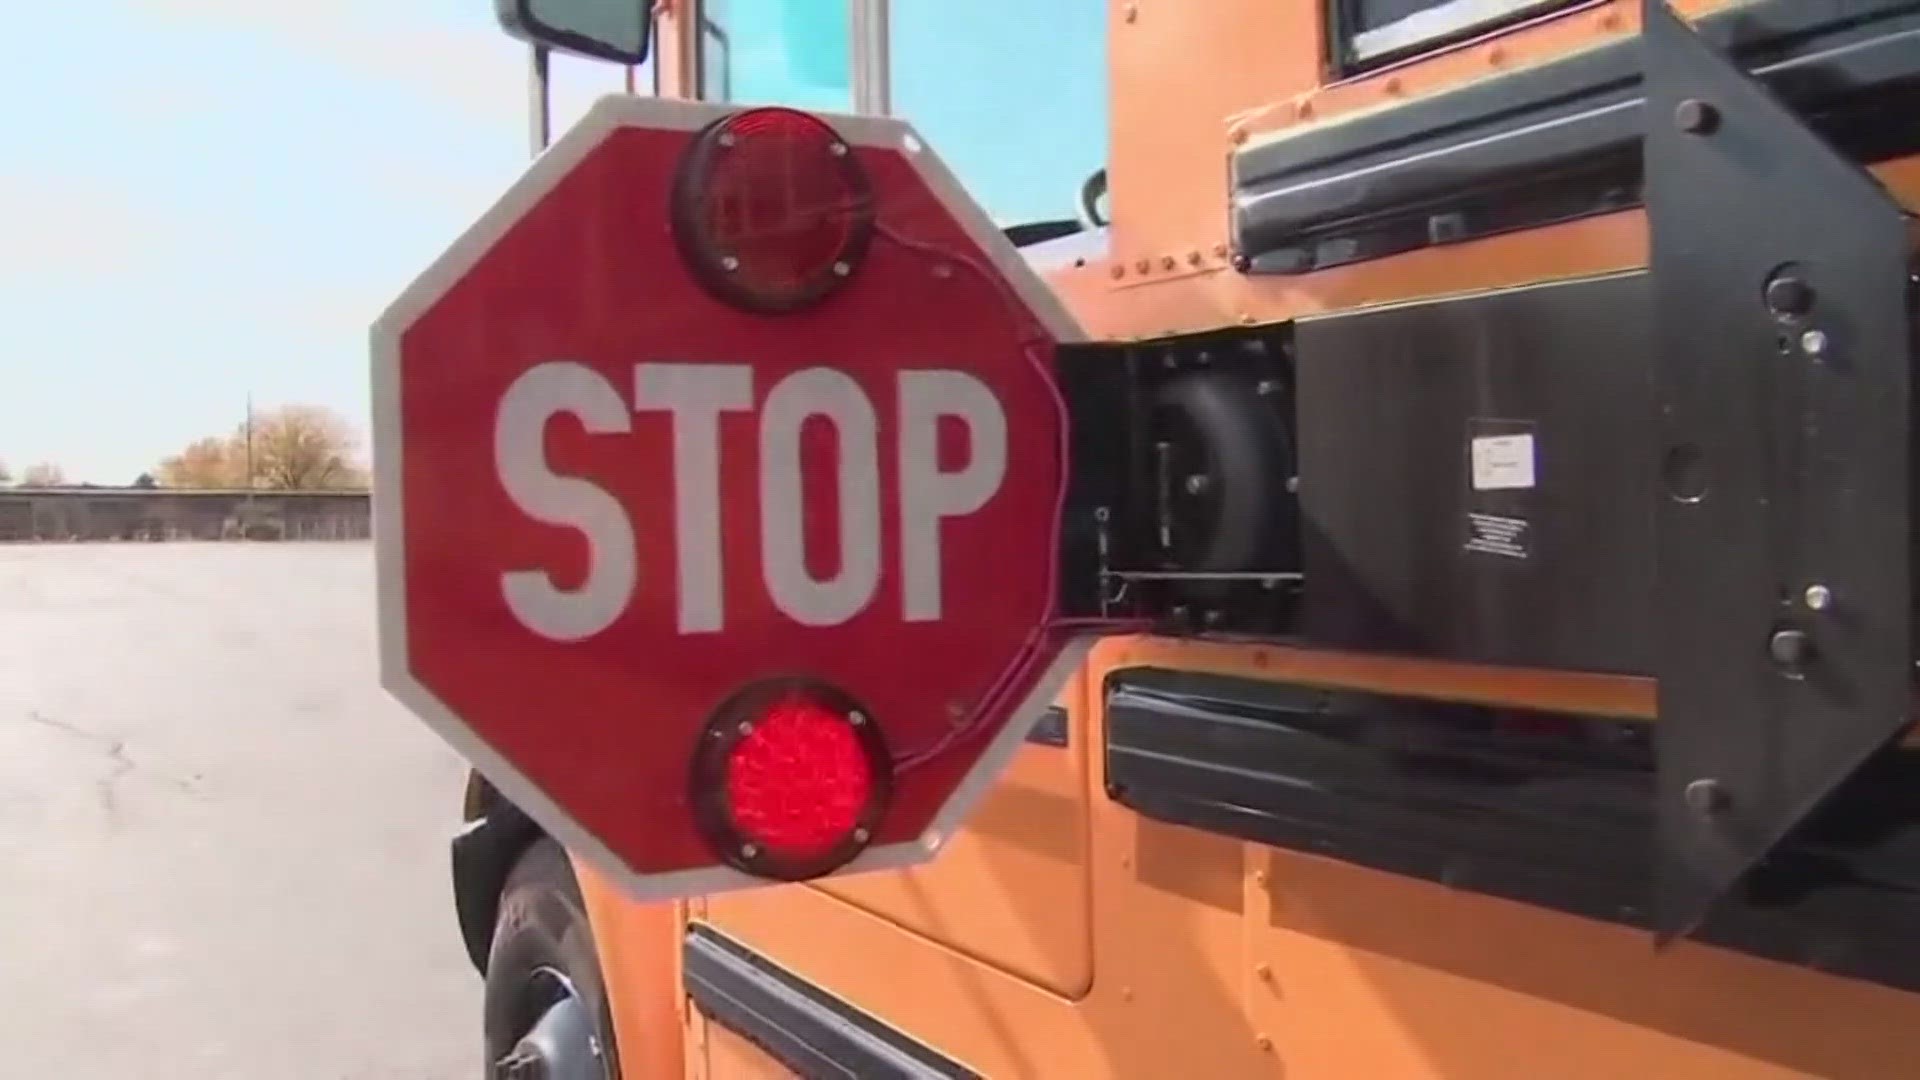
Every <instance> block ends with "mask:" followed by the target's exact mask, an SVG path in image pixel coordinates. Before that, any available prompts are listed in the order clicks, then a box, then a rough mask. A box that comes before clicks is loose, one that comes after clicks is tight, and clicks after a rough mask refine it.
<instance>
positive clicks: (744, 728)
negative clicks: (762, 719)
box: [736, 720, 753, 735]
mask: <svg viewBox="0 0 1920 1080" xmlns="http://www.w3.org/2000/svg"><path fill="white" fill-rule="evenodd" d="M736 730H738V731H739V732H740V734H742V735H751V734H753V721H751V720H742V721H740V726H739V727H738V728H737V729H736Z"/></svg>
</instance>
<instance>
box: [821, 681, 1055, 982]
mask: <svg viewBox="0 0 1920 1080" xmlns="http://www.w3.org/2000/svg"><path fill="white" fill-rule="evenodd" d="M1082 701H1083V689H1082V684H1081V682H1080V680H1078V679H1076V680H1074V681H1073V682H1072V683H1071V684H1069V685H1068V686H1067V688H1066V689H1065V690H1064V691H1063V692H1062V694H1061V696H1060V703H1061V704H1062V705H1064V706H1066V707H1067V709H1068V711H1069V713H1070V714H1072V713H1078V712H1080V711H1081V710H1082V709H1083V708H1084V705H1083V703H1082ZM1086 754H1087V745H1086V739H1084V738H1075V739H1072V740H1071V741H1070V744H1069V745H1068V746H1066V747H1044V746H1028V747H1024V748H1022V750H1021V752H1020V753H1019V755H1018V756H1016V757H1015V759H1014V762H1013V765H1012V767H1011V768H1010V769H1009V770H1008V772H1007V775H1006V777H1005V779H1004V780H1002V782H1001V783H1000V784H999V785H998V786H997V787H996V788H994V790H993V791H992V792H991V793H990V794H989V795H988V796H987V797H986V798H985V799H984V800H982V802H981V805H980V808H979V810H978V811H976V812H975V814H974V816H973V819H972V820H971V821H970V822H968V824H967V827H966V828H965V829H962V830H961V831H960V832H958V833H956V834H955V835H954V838H953V841H952V842H951V843H950V844H948V845H947V848H946V850H945V851H942V852H941V853H940V857H939V858H937V859H935V860H934V861H933V862H931V863H928V864H926V865H925V866H917V867H913V868H911V869H908V870H901V871H893V872H886V873H874V874H859V875H855V876H853V877H847V878H840V879H835V880H832V881H826V882H822V883H820V885H819V886H817V887H818V888H819V889H820V890H821V891H823V892H826V893H829V894H831V895H833V896H836V897H838V898H840V899H842V900H844V901H846V902H848V903H850V904H855V905H857V906H859V907H862V908H864V909H866V910H868V911H871V912H873V913H874V914H875V915H878V916H880V917H881V918H883V919H885V920H887V921H888V922H889V923H891V924H893V925H894V926H896V927H898V928H899V929H900V931H901V932H903V933H910V934H916V935H919V936H921V937H925V938H928V939H931V940H934V941H939V942H942V943H944V944H946V945H947V946H948V947H949V948H952V949H953V950H955V951H956V952H959V953H962V954H964V955H966V956H969V957H971V958H973V959H974V960H976V961H978V962H980V963H983V964H987V965H990V966H992V967H995V968H998V969H1000V970H1002V971H1005V972H1007V973H1009V974H1011V975H1014V976H1017V977H1019V978H1021V979H1024V980H1026V981H1028V982H1031V983H1032V984H1033V985H1034V986H1036V987H1038V988H1040V989H1043V990H1046V991H1048V992H1050V993H1053V994H1057V995H1059V996H1061V997H1068V998H1073V997H1079V996H1081V995H1083V994H1085V993H1086V992H1087V990H1088V989H1089V988H1090V987H1091V986H1092V985H1093V941H1092V932H1091V930H1090V929H1089V925H1088V924H1089V920H1090V918H1091V899H1090V895H1089V894H1090V892H1091V884H1090V883H1089V881H1088V876H1087V761H1086Z"/></svg>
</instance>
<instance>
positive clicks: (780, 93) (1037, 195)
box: [700, 0, 1107, 227]
mask: <svg viewBox="0 0 1920 1080" xmlns="http://www.w3.org/2000/svg"><path fill="white" fill-rule="evenodd" d="M701 6H702V9H703V11H702V15H701V50H700V60H701V68H700V88H701V95H702V96H703V97H705V98H707V99H709V100H715V101H737V102H741V103H744V104H775V105H791V106H794V107H796V108H805V109H819V110H823V111H828V112H848V111H852V109H853V107H854V93H853V85H854V80H853V66H854V55H853V49H852V47H851V43H852V33H851V29H850V27H851V16H852V13H851V11H850V0H705V2H704V3H703V4H702V5H701ZM887 23H888V71H889V76H890V77H889V82H890V84H891V97H892V111H893V113H894V115H896V116H900V117H902V118H904V119H906V120H908V121H909V122H911V123H912V124H913V125H914V127H915V128H916V129H918V130H919V132H920V134H921V135H923V136H924V137H925V138H926V140H927V141H928V143H929V144H931V145H932V146H933V148H934V149H935V150H936V151H937V152H938V153H939V154H940V156H941V158H942V159H943V160H945V161H946V163H947V164H948V166H949V167H950V168H952V169H953V171H954V173H955V174H956V175H958V176H959V178H960V180H961V182H962V183H963V184H965V185H966V188H967V190H968V192H969V194H971V195H972V196H973V197H974V198H975V199H977V200H979V201H980V203H981V204H982V205H984V206H985V207H986V208H987V211H988V213H989V214H991V215H992V216H993V218H994V220H995V221H996V222H997V223H999V224H1000V225H1001V226H1003V227H1004V226H1008V225H1014V224H1020V223H1024V222H1034V221H1045V220H1057V219H1070V218H1075V217H1079V216H1080V213H1079V199H1080V196H1079V192H1080V188H1081V185H1082V182H1083V181H1085V180H1086V178H1087V177H1088V176H1090V175H1091V174H1092V173H1094V172H1095V171H1097V170H1099V169H1100V168H1102V167H1103V166H1104V165H1105V163H1106V154H1107V65H1106V4H1105V2H1104V0H1047V2H1045V3H1034V2H1033V0H968V2H967V3H963V4H955V3H944V2H934V0H902V2H900V3H894V4H891V5H889V14H888V19H887Z"/></svg>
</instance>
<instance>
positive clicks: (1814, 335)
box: [1800, 330, 1829, 356]
mask: <svg viewBox="0 0 1920 1080" xmlns="http://www.w3.org/2000/svg"><path fill="white" fill-rule="evenodd" d="M1828 344H1829V342H1828V341H1827V332H1826V331H1825V330H1809V331H1807V332H1806V333H1804V334H1801V335H1800V349H1801V351H1803V352H1805V353H1806V354H1807V355H1808V356H1825V355H1826V354H1827V346H1828Z"/></svg>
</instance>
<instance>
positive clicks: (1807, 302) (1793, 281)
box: [1767, 274, 1813, 315]
mask: <svg viewBox="0 0 1920 1080" xmlns="http://www.w3.org/2000/svg"><path fill="white" fill-rule="evenodd" d="M1767 308H1768V309H1769V310H1771V311H1772V312H1773V313H1774V314H1775V315H1805V314H1806V313H1807V312H1809V311H1811V310H1813V286H1811V285H1809V284H1807V283H1806V281H1805V280H1803V279H1801V278H1797V277H1794V276H1793V275H1792V274H1782V275H1780V276H1779V277H1777V278H1774V279H1773V280H1772V281H1769V282H1767Z"/></svg>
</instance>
